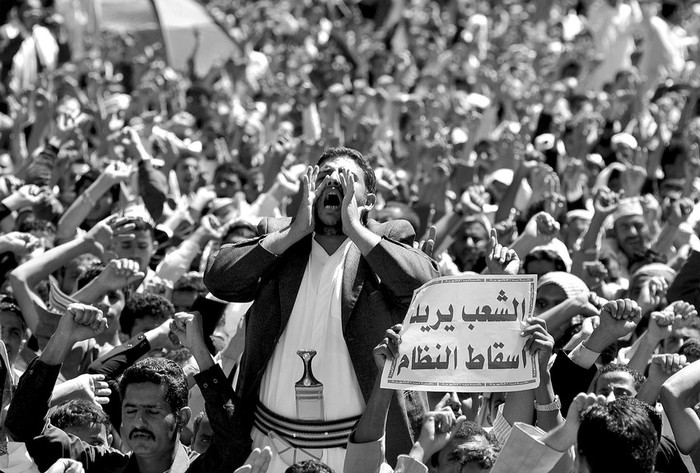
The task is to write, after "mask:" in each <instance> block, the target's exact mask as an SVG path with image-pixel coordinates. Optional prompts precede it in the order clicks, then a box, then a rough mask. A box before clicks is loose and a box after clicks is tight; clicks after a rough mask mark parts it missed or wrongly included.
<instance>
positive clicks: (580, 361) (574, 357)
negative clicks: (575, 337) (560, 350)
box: [567, 343, 600, 369]
mask: <svg viewBox="0 0 700 473" xmlns="http://www.w3.org/2000/svg"><path fill="white" fill-rule="evenodd" d="M567 356H568V357H569V359H570V360H571V361H573V362H574V363H576V364H577V365H579V366H580V367H581V368H585V369H588V368H590V367H591V366H593V365H594V364H595V362H596V360H597V359H598V357H599V356H600V353H596V352H594V351H593V350H589V349H588V348H586V347H585V346H584V344H583V343H579V344H578V345H576V348H574V349H573V350H571V352H570V353H569V354H568V355H567Z"/></svg>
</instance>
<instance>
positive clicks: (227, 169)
mask: <svg viewBox="0 0 700 473" xmlns="http://www.w3.org/2000/svg"><path fill="white" fill-rule="evenodd" d="M224 174H233V175H235V176H238V180H239V181H240V182H241V186H245V185H246V183H247V182H248V173H247V171H246V170H245V169H244V168H243V167H242V166H240V165H237V164H234V163H222V164H219V165H218V166H217V167H216V169H215V170H214V180H216V178H217V177H218V176H222V175H224Z"/></svg>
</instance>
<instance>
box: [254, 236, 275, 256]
mask: <svg viewBox="0 0 700 473" xmlns="http://www.w3.org/2000/svg"><path fill="white" fill-rule="evenodd" d="M263 240H264V238H261V239H260V240H259V241H258V246H259V247H260V248H261V249H262V250H263V251H264V252H265V253H267V254H268V255H270V256H274V257H275V258H278V257H279V255H276V254H274V253H273V252H272V251H270V250H268V249H267V248H265V247H264V246H262V242H263Z"/></svg>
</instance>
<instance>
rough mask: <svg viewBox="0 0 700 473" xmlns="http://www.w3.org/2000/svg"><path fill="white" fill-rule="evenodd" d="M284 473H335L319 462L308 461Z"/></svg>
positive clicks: (295, 465)
mask: <svg viewBox="0 0 700 473" xmlns="http://www.w3.org/2000/svg"><path fill="white" fill-rule="evenodd" d="M284 473H334V471H333V469H332V468H331V467H330V466H328V465H326V464H325V463H323V462H320V461H318V460H306V461H303V462H299V463H295V464H294V465H292V466H290V467H289V468H287V469H286V470H285V471H284Z"/></svg>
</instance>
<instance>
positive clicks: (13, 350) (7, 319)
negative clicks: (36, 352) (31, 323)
mask: <svg viewBox="0 0 700 473" xmlns="http://www.w3.org/2000/svg"><path fill="white" fill-rule="evenodd" d="M0 332H1V333H2V341H3V343H4V344H5V347H6V348H7V357H8V358H9V361H10V364H11V365H14V364H15V361H16V360H17V355H19V349H20V347H21V346H22V340H23V339H24V324H23V323H22V319H20V317H19V316H18V315H17V314H15V313H14V312H9V311H2V312H0Z"/></svg>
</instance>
